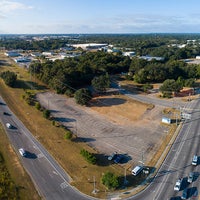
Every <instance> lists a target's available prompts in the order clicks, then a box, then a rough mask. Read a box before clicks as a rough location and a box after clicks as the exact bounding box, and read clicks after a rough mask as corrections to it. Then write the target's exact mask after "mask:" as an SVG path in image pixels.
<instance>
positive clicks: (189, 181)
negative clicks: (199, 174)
mask: <svg viewBox="0 0 200 200" xmlns="http://www.w3.org/2000/svg"><path fill="white" fill-rule="evenodd" d="M194 176H195V173H194V172H190V173H189V175H188V178H187V182H188V183H192V181H193V180H194Z"/></svg>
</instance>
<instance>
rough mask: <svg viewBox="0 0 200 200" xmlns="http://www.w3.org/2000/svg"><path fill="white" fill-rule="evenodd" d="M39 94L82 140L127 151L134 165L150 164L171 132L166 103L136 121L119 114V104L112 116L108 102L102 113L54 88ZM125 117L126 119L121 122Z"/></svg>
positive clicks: (105, 148)
mask: <svg viewBox="0 0 200 200" xmlns="http://www.w3.org/2000/svg"><path fill="white" fill-rule="evenodd" d="M37 98H38V99H39V101H40V103H41V104H42V105H43V106H45V107H46V108H47V109H49V110H51V113H52V115H53V116H54V118H55V120H57V121H59V122H61V123H63V124H64V125H65V126H67V127H68V128H69V129H71V130H72V131H73V132H74V133H75V134H76V135H77V136H78V137H79V139H80V140H81V141H83V142H86V143H87V144H88V145H90V146H91V147H93V148H94V149H96V150H97V151H98V152H99V153H101V154H105V156H109V155H111V154H112V153H113V152H117V153H118V154H123V155H126V158H128V160H127V161H128V164H130V165H137V164H139V163H140V162H144V163H145V164H147V162H148V161H149V160H150V159H151V158H152V155H153V154H154V153H155V152H156V151H157V150H158V148H159V145H160V143H161V141H162V139H163V138H164V136H165V135H166V133H167V127H166V126H163V125H162V124H161V117H162V110H163V107H160V106H155V107H154V108H153V109H151V110H148V109H147V110H145V111H144V112H142V113H141V115H140V116H138V117H137V119H135V121H133V120H132V119H128V118H126V117H125V116H117V115H119V113H117V114H116V113H115V112H116V110H115V109H114V108H115V106H119V105H117V104H116V105H112V106H110V107H113V110H114V111H115V112H113V116H112V117H111V116H110V115H111V114H110V113H112V112H111V110H109V112H110V113H109V114H108V116H107V114H106V107H107V108H109V109H110V107H109V105H108V104H107V105H101V107H103V108H104V109H105V111H104V112H103V113H102V112H100V111H98V109H94V108H93V107H83V106H79V105H77V104H76V103H75V102H74V100H73V99H72V98H67V97H66V96H63V95H58V94H55V93H52V92H46V93H40V94H38V95H37ZM133 104H134V103H133ZM136 107H137V106H136ZM136 107H134V105H133V109H132V110H130V108H129V110H130V111H129V112H136ZM120 109H121V108H120ZM124 109H125V107H124ZM122 111H123V110H122ZM126 112H127V111H126ZM115 116H116V117H115ZM115 118H116V120H113V119H115ZM117 119H118V120H117ZM121 119H123V120H124V121H125V122H126V123H119V122H120V121H121Z"/></svg>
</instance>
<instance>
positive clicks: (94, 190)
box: [92, 176, 97, 194]
mask: <svg viewBox="0 0 200 200" xmlns="http://www.w3.org/2000/svg"><path fill="white" fill-rule="evenodd" d="M93 183H94V189H93V191H92V194H96V193H97V191H96V181H95V176H93Z"/></svg>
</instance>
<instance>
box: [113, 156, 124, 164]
mask: <svg viewBox="0 0 200 200" xmlns="http://www.w3.org/2000/svg"><path fill="white" fill-rule="evenodd" d="M123 157H124V156H123V155H121V154H117V155H116V157H115V159H114V162H115V163H119V162H120V161H121V160H122V159H123Z"/></svg>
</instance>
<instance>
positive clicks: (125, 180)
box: [124, 167, 128, 185]
mask: <svg viewBox="0 0 200 200" xmlns="http://www.w3.org/2000/svg"><path fill="white" fill-rule="evenodd" d="M127 184H128V180H127V179H126V167H125V168H124V185H127Z"/></svg>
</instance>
